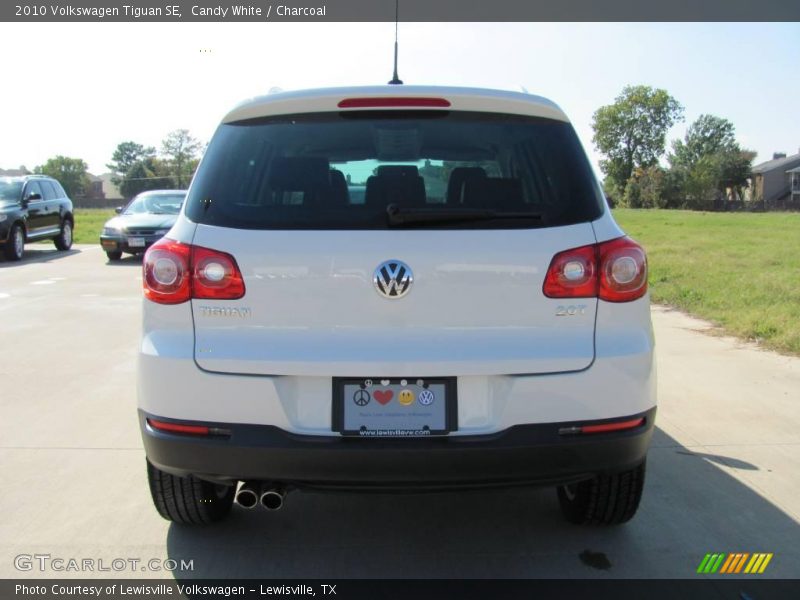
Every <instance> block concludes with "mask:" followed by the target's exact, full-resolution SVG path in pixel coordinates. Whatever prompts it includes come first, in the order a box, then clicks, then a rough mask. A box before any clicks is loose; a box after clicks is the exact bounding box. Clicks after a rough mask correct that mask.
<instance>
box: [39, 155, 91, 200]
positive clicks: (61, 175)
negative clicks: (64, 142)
mask: <svg viewBox="0 0 800 600" xmlns="http://www.w3.org/2000/svg"><path fill="white" fill-rule="evenodd" d="M87 169H88V166H87V164H86V163H85V162H84V161H83V159H80V158H70V157H68V156H61V155H58V156H55V157H53V158H50V159H48V161H47V162H46V163H44V164H43V165H40V166H38V167H36V168H35V169H34V173H41V174H43V175H48V176H49V177H52V178H54V179H57V180H58V181H59V182H60V183H61V185H62V186H63V187H64V190H65V191H66V192H67V195H69V196H70V197H71V198H75V197H79V196H83V195H85V194H86V190H87V189H89V184H90V181H89V176H88V175H87V174H86V171H87Z"/></svg>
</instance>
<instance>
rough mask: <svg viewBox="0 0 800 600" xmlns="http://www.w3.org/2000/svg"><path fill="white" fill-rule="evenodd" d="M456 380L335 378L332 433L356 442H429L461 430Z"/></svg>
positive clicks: (441, 378)
mask: <svg viewBox="0 0 800 600" xmlns="http://www.w3.org/2000/svg"><path fill="white" fill-rule="evenodd" d="M457 414H458V413H457V411H456V380H455V378H452V377H450V378H444V377H431V378H424V377H389V378H387V377H383V378H381V377H366V378H363V379H361V378H338V377H337V378H334V380H333V429H334V431H338V432H339V433H341V434H342V435H349V436H357V437H374V438H382V437H428V436H432V435H446V434H448V433H450V432H451V431H453V430H455V429H456V419H457Z"/></svg>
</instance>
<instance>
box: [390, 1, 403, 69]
mask: <svg viewBox="0 0 800 600" xmlns="http://www.w3.org/2000/svg"><path fill="white" fill-rule="evenodd" d="M399 14H400V0H394V75H392V80H391V81H390V82H389V85H403V81H402V80H401V79H400V78H399V77H398V76H397V21H398V16H399Z"/></svg>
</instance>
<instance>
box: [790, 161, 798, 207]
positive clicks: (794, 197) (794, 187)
mask: <svg viewBox="0 0 800 600" xmlns="http://www.w3.org/2000/svg"><path fill="white" fill-rule="evenodd" d="M787 173H789V177H791V185H792V197H791V199H790V202H791V203H792V206H793V207H800V167H795V168H794V169H789V170H788V171H787Z"/></svg>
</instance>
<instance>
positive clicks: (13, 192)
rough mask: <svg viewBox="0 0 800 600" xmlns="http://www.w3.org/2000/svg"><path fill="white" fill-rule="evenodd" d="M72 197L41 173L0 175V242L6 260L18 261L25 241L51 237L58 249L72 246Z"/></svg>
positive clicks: (73, 225) (54, 181) (53, 180)
mask: <svg viewBox="0 0 800 600" xmlns="http://www.w3.org/2000/svg"><path fill="white" fill-rule="evenodd" d="M74 227H75V218H74V217H73V216H72V200H70V199H69V198H68V197H67V193H66V192H65V191H64V188H63V187H61V184H60V183H58V181H56V180H55V179H53V178H52V177H47V176H45V175H24V176H22V177H0V245H2V246H3V253H4V254H5V256H6V258H7V259H8V260H20V259H21V258H22V254H23V252H24V249H25V242H37V241H40V240H45V239H51V240H53V241H54V242H55V244H56V248H58V249H59V250H69V249H70V248H71V247H72V230H73V228H74Z"/></svg>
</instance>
